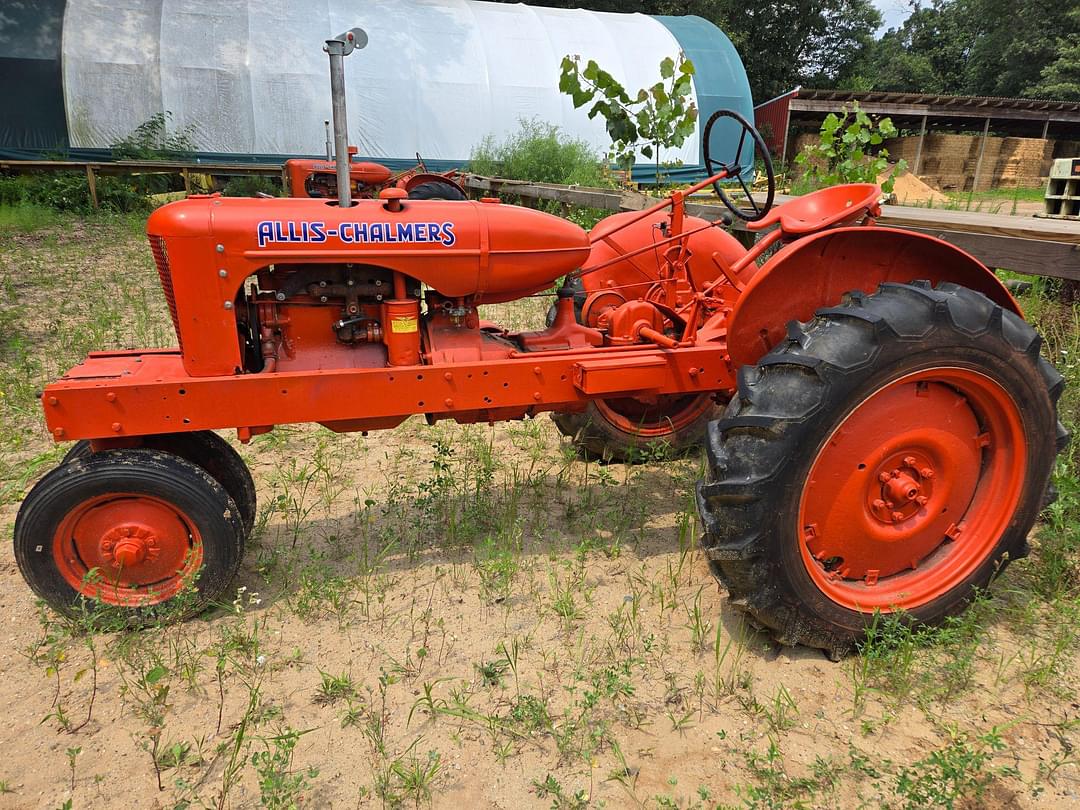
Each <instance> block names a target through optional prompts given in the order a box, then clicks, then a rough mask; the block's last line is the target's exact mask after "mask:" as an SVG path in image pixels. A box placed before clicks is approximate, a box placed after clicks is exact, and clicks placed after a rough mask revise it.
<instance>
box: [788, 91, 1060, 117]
mask: <svg viewBox="0 0 1080 810" xmlns="http://www.w3.org/2000/svg"><path fill="white" fill-rule="evenodd" d="M799 99H800V100H802V101H833V102H841V101H858V102H860V103H863V102H865V103H868V104H870V103H873V104H921V105H928V106H934V107H948V106H952V107H964V108H971V107H993V108H996V109H999V110H1008V109H1014V110H1035V111H1046V112H1054V111H1067V112H1080V102H1078V101H1060V100H1050V99H1037V98H1002V97H997V96H950V95H941V94H934V93H901V92H885V91H872V92H854V91H851V90H811V89H807V88H805V87H804V88H802V89H801V90H799Z"/></svg>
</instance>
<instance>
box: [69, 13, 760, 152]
mask: <svg viewBox="0 0 1080 810" xmlns="http://www.w3.org/2000/svg"><path fill="white" fill-rule="evenodd" d="M354 26H360V27H362V28H364V29H365V30H366V31H367V32H368V35H369V38H370V44H369V45H368V47H367V48H366V49H365V50H363V51H358V52H356V53H354V54H353V55H352V56H350V57H349V58H347V59H346V60H345V69H346V86H347V93H348V110H349V134H350V137H351V140H352V142H353V143H354V144H356V145H357V146H358V147H359V152H360V154H361V155H365V156H371V157H382V158H399V157H404V156H410V157H411V156H412V155H413V153H415V152H419V153H420V154H421V155H423V156H424V157H425V158H431V159H433V160H440V159H442V160H463V159H466V158H468V156H469V155H470V153H471V151H472V150H473V148H474V147H475V146H476V145H477V144H478V143H479V142H480V141H481V140H482V139H483V138H484V137H485V136H486V135H489V134H490V135H494V136H495V137H497V138H498V137H502V136H504V135H506V134H507V133H510V132H513V131H516V130H517V129H518V124H519V120H520V119H531V118H537V119H539V120H541V121H546V122H550V123H553V124H557V125H559V126H560V127H561V128H562V129H563V130H564V131H565V132H566V133H568V134H570V135H572V136H576V137H579V138H582V139H585V140H587V141H588V142H589V143H590V144H592V145H593V146H594V147H596V149H597V150H598V151H603V150H605V149H606V148H607V146H608V144H609V139H608V137H607V135H606V133H605V131H604V125H603V121H602V119H601V118H599V117H598V118H597V119H596V120H593V121H590V120H589V119H588V118H587V116H586V114H585V111H584V110H575V109H574V108H573V105H572V104H571V103H570V99H569V98H568V97H567V96H565V95H563V94H561V93H560V92H559V90H558V76H559V64H560V62H561V60H562V58H563V56H564V55H566V54H578V55H580V56H581V57H582V58H583V59H595V60H596V61H597V62H598V63H599V64H600V65H601V66H602V67H604V68H605V69H607V70H609V71H611V72H612V73H613V74H614V75H615V77H616V78H617V79H619V80H620V81H622V82H624V83H625V86H626V87H627V88H629V89H631V90H633V89H636V88H638V87H644V86H648V85H650V84H652V83H653V82H655V81H656V78H657V74H658V65H659V63H660V61H661V60H662V59H663V58H664V57H666V56H670V57H673V58H674V57H676V56H677V55H678V53H679V50H680V47H679V43H678V41H677V40H676V39H675V37H674V36H673V35H672V33H671V32H670V31H669V30H668V28H667V27H665V26H664V24H662V23H661V22H660V21H659V20H657V19H655V18H652V17H649V16H645V15H641V14H607V13H599V12H592V11H584V10H562V9H550V8H533V7H529V6H525V5H508V4H500V3H486V2H470V0H404V2H402V0H392V1H391V0H371V1H370V2H355V1H352V2H350V0H321V1H320V2H313V3H306V2H299V1H298V0H247V2H242V1H241V2H222V0H156V1H155V0H71V2H69V3H68V5H67V10H66V12H65V16H64V31H63V77H64V96H65V106H66V112H67V120H68V127H69V132H70V140H71V146H72V147H74V148H103V147H107V146H108V145H109V144H111V143H113V142H115V141H117V140H118V139H120V138H122V137H123V136H125V135H127V134H129V133H130V132H131V131H132V130H133V129H135V127H137V126H138V125H139V124H141V123H143V122H144V121H146V120H147V119H149V118H150V117H151V116H153V115H155V114H160V113H163V112H166V111H167V112H168V113H169V114H170V115H171V121H170V126H171V127H173V128H183V127H190V128H191V130H192V132H193V137H194V141H195V146H196V149H197V150H199V151H205V152H231V153H246V154H275V155H288V154H319V153H321V152H323V150H324V143H325V131H324V127H323V121H324V120H325V119H327V118H329V117H330V96H329V79H328V67H327V58H326V55H325V54H324V53H323V52H322V45H323V42H324V40H326V39H327V38H328V37H330V36H333V35H335V34H338V33H340V32H342V31H344V30H346V29H349V28H352V27H354ZM740 68H741V66H740ZM676 158H677V159H680V160H682V161H684V162H685V163H688V164H694V163H697V162H698V138H697V137H694V138H692V139H688V140H687V142H686V144H685V145H684V146H683V148H682V149H681V150H678V151H674V150H671V151H665V153H664V160H665V161H667V160H673V159H676Z"/></svg>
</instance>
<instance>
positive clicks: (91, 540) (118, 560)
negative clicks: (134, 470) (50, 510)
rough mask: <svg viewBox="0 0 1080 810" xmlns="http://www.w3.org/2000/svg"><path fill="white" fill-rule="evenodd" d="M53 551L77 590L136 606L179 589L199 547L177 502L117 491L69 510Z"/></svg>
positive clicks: (195, 565)
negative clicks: (173, 503)
mask: <svg viewBox="0 0 1080 810" xmlns="http://www.w3.org/2000/svg"><path fill="white" fill-rule="evenodd" d="M53 555H54V558H55V560H56V565H57V568H58V569H59V570H60V574H61V575H62V576H63V577H64V579H65V580H66V581H67V583H68V584H69V585H71V587H73V588H75V590H77V591H78V592H79V593H81V594H84V595H85V596H89V597H93V598H94V599H97V600H98V601H101V602H104V603H106V604H109V605H117V606H122V607H136V606H144V605H156V604H160V603H161V602H164V601H166V600H168V599H171V598H172V597H174V596H176V594H178V593H179V592H180V591H181V590H183V588H184V587H185V585H187V584H188V583H190V582H191V581H192V580H193V578H194V576H195V573H196V572H197V571H198V570H199V568H200V567H201V566H202V561H203V546H202V538H201V537H200V535H199V531H198V529H197V528H196V527H195V524H194V523H193V522H192V521H191V520H190V519H189V518H188V517H187V515H185V514H184V513H183V512H182V511H181V510H180V509H178V508H176V506H174V505H172V504H170V503H168V502H166V501H163V500H160V499H158V498H152V497H149V496H147V495H135V494H124V493H117V494H110V495H101V496H99V497H97V498H91V499H90V500H87V501H84V502H83V503H81V504H79V505H78V506H77V507H76V508H75V509H73V510H72V511H71V512H69V513H68V514H67V515H66V516H65V517H64V520H63V521H62V522H61V523H60V525H59V526H58V527H57V529H56V534H55V535H54V537H53ZM91 572H93V574H91Z"/></svg>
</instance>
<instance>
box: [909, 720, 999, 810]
mask: <svg viewBox="0 0 1080 810" xmlns="http://www.w3.org/2000/svg"><path fill="white" fill-rule="evenodd" d="M1004 749H1005V743H1004V741H1003V740H1002V739H1001V731H1000V729H999V728H998V727H997V726H995V727H993V728H992V729H990V731H988V732H986V733H985V734H982V735H979V736H978V737H976V738H975V739H974V740H972V739H971V737H970V736H969V735H968V734H966V733H962V732H956V731H954V732H953V734H952V738H951V739H950V740H949V742H948V743H947V744H946V745H945V746H943V747H942V748H939V749H938V750H936V751H933V752H931V753H930V754H929V755H927V756H926V757H924V758H922V759H920V760H918V761H917V762H915V763H914V764H913V765H912V766H911V767H910V768H908V767H905V768H901V769H900V772H899V773H898V774H897V776H896V784H895V789H896V793H897V795H898V796H899V797H901V798H902V799H903V801H904V805H903V806H904V808H905V810H919V808H924V807H941V808H947V809H948V810H952V808H953V807H955V806H956V803H957V802H958V801H960V800H961V799H973V800H976V801H977V800H978V799H979V798H980V797H981V796H982V795H983V793H985V792H986V788H987V787H988V786H989V784H990V783H991V782H992V781H993V780H994V779H995V778H997V777H998V776H1001V775H1003V774H1004V773H1009V772H1011V771H1010V770H1008V769H1003V768H994V767H990V764H989V763H990V760H991V759H992V758H993V756H994V754H995V753H997V752H999V751H1003V750H1004Z"/></svg>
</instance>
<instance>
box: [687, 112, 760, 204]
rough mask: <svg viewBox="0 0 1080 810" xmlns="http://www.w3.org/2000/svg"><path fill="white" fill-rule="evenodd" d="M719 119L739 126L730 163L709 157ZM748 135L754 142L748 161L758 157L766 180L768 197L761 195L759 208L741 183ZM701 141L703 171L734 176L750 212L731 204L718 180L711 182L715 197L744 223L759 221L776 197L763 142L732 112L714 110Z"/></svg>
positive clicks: (737, 114)
mask: <svg viewBox="0 0 1080 810" xmlns="http://www.w3.org/2000/svg"><path fill="white" fill-rule="evenodd" d="M721 118H732V119H734V120H735V123H737V124H738V125H739V126H741V127H742V132H741V133H740V134H739V145H738V147H737V148H736V149H735V157H734V159H733V160H731V161H730V162H726V163H725V162H721V161H719V160H716V159H715V158H714V157H713V154H712V151H713V150H712V131H713V126H714V125H715V124H716V122H717V121H719V120H720V119H721ZM748 134H749V135H750V138H751V140H753V142H754V152H753V154H752V155H751V159H752V160H753V159H754V158H756V157H757V156H760V157H761V160H762V162H764V164H765V176H766V178H767V179H768V181H769V189H768V194H767V195H766V196H765V204H764V205H759V204H758V202H757V200H755V199H754V195H753V194H751V193H750V188H749V187H748V186H747V185H746V181H745V180H743V177H742V165H743V163H742V156H743V148H744V147H745V146H746V136H747V135H748ZM704 141H705V168H706V170H707V171H708V172H709V174H710V175H717V174H720V173H721V172H723V173H724V174H725V176H726V177H734V178H735V179H736V180H738V181H739V185H740V186H742V190H743V193H744V194H745V195H746V199H747V200H748V201H749V202H750V209H749V210H747V209H745V208H740V207H739V206H737V205H736V204H735V203H734V202H732V200H731V197H729V196H728V195H727V192H725V191H724V188H723V186H721V185H720V181H719V180H714V181H713V188H714V189H716V196H718V197H719V198H720V201H721V202H722V203H723V204H724V205H726V206H727V208H728V210H729V211H731V213H732V214H734V215H735V216H737V217H738V218H739V219H741V220H744V221H745V222H757V221H758V220H759V219H763V218H764V217H765V215H766V214H768V213H769V209H770V208H772V204H773V198H774V197H775V196H776V174H775V173H774V172H773V165H772V157H770V155H769V147H767V146H766V145H765V141H763V140H762V139H761V134H760V133H759V132H758V131H757V130H756V129H754V125H753V124H751V123H750V122H749V121H747V120H746V119H745V118H743V117H742V116H741V115H740V114H739V113H737V112H735V111H734V110H717V111H716V112H714V113H713V114H712V116H711V117H710V118H709V121H708V123H707V124H705V135H704Z"/></svg>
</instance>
